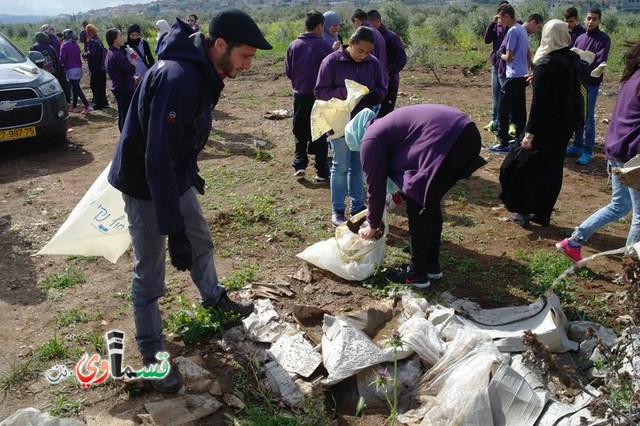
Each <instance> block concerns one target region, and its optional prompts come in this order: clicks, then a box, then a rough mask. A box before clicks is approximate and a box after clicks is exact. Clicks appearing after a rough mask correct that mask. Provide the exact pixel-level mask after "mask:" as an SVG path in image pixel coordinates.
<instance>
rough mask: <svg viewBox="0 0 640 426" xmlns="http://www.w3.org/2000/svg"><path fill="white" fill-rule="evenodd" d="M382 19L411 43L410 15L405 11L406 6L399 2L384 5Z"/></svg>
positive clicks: (404, 39)
mask: <svg viewBox="0 0 640 426" xmlns="http://www.w3.org/2000/svg"><path fill="white" fill-rule="evenodd" d="M381 14H382V21H383V22H384V24H385V26H386V27H387V28H389V29H390V30H391V31H393V32H394V33H396V34H398V36H399V37H400V38H401V39H402V42H403V43H404V44H405V45H407V44H409V17H408V16H407V14H406V13H405V12H404V6H402V5H401V4H399V3H386V4H385V5H384V6H382V12H381Z"/></svg>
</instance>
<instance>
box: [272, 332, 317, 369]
mask: <svg viewBox="0 0 640 426" xmlns="http://www.w3.org/2000/svg"><path fill="white" fill-rule="evenodd" d="M267 352H268V353H270V354H271V356H273V357H274V358H275V359H276V360H277V361H278V363H280V365H281V366H282V368H284V369H285V370H286V371H287V372H289V373H292V374H299V375H300V376H302V377H309V376H311V374H313V372H314V371H316V369H317V368H318V366H320V364H321V363H322V355H320V353H319V352H318V351H316V350H315V349H314V348H313V346H311V344H310V343H309V342H308V341H307V340H306V339H305V338H304V335H303V334H302V333H300V332H295V333H283V334H282V335H281V336H280V337H279V338H278V340H276V342H275V343H274V344H273V345H271V348H270V349H269V350H268V351H267Z"/></svg>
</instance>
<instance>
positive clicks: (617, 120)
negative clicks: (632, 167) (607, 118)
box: [604, 70, 640, 162]
mask: <svg viewBox="0 0 640 426" xmlns="http://www.w3.org/2000/svg"><path fill="white" fill-rule="evenodd" d="M639 93H640V70H636V72H635V73H633V75H632V76H631V77H630V78H629V79H628V80H627V81H625V82H624V83H623V84H622V87H620V93H618V100H617V101H616V106H615V107H613V113H612V114H611V124H609V128H608V129H607V136H606V137H605V140H604V149H605V152H606V153H607V157H611V158H615V159H616V160H618V161H623V162H627V161H629V160H630V159H631V158H633V157H634V156H635V155H636V154H640V95H638V94H639Z"/></svg>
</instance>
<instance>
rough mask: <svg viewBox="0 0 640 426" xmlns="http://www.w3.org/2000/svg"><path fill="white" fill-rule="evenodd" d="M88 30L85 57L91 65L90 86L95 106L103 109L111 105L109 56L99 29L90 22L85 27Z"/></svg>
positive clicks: (89, 65)
mask: <svg viewBox="0 0 640 426" xmlns="http://www.w3.org/2000/svg"><path fill="white" fill-rule="evenodd" d="M85 31H87V51H86V52H85V54H84V57H85V58H86V59H87V65H88V67H89V87H90V88H91V93H92V94H93V99H92V102H93V108H94V109H103V108H106V107H108V106H109V101H108V100H107V73H106V71H105V69H104V59H105V57H106V56H107V50H106V49H105V48H104V44H103V43H102V40H100V37H98V29H97V28H96V27H95V26H94V25H92V24H88V25H87V26H86V27H85Z"/></svg>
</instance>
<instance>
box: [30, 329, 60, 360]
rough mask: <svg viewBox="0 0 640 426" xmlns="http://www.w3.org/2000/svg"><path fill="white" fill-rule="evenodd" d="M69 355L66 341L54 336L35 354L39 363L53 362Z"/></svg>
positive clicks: (39, 347)
mask: <svg viewBox="0 0 640 426" xmlns="http://www.w3.org/2000/svg"><path fill="white" fill-rule="evenodd" d="M67 355H68V350H67V348H66V346H65V344H64V340H62V338H60V337H58V336H57V335H54V336H53V337H52V338H51V339H49V340H48V341H46V342H44V343H43V344H42V345H40V346H38V349H36V352H35V354H34V356H35V358H36V359H37V360H38V361H51V360H54V359H64V358H66V357H67Z"/></svg>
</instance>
